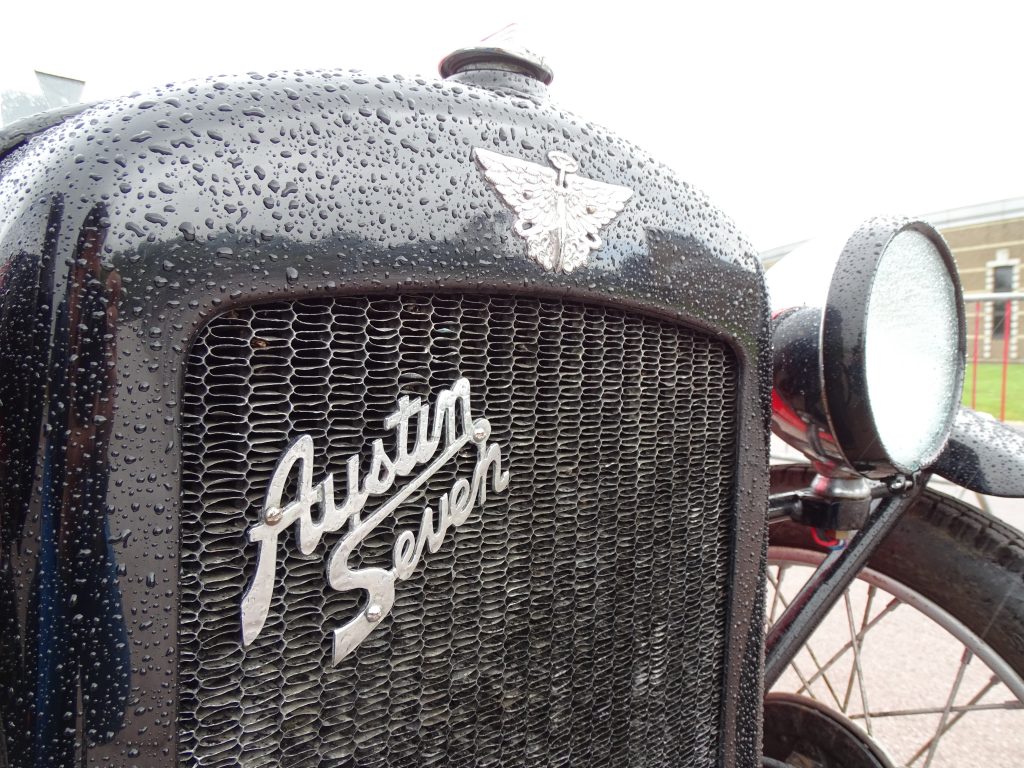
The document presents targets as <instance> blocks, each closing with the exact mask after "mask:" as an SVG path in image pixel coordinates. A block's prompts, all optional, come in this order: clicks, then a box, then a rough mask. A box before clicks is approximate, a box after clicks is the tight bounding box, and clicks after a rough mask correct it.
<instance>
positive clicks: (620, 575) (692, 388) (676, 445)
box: [178, 295, 737, 768]
mask: <svg viewBox="0 0 1024 768" xmlns="http://www.w3.org/2000/svg"><path fill="white" fill-rule="evenodd" d="M460 376H464V377H466V378H468V379H469V380H470V382H471V385H472V389H473V398H474V413H475V415H484V416H486V417H487V418H488V419H490V421H491V424H492V427H493V433H492V436H491V442H494V443H498V444H500V445H501V446H502V450H503V453H504V455H505V461H506V466H507V467H508V469H509V471H510V478H511V482H510V484H509V487H508V489H507V490H506V491H504V492H502V493H498V494H489V496H488V500H487V503H486V505H485V506H484V508H483V509H482V510H481V509H479V508H477V510H476V511H475V512H474V513H473V515H472V516H471V517H470V519H469V520H468V521H467V522H466V523H465V524H464V525H463V526H461V527H460V528H458V529H457V530H456V531H450V532H449V534H448V536H447V537H446V540H445V542H444V544H443V545H442V547H441V549H440V550H439V551H437V552H436V553H433V554H431V553H426V554H425V555H424V558H423V562H421V563H420V565H419V567H418V568H417V570H416V572H415V573H414V575H413V576H412V577H411V578H410V579H409V580H408V581H405V582H400V583H399V584H398V585H397V589H396V602H395V607H394V609H393V610H392V611H391V614H390V615H389V616H388V617H387V618H386V619H385V620H384V621H383V622H382V623H381V626H379V627H378V628H377V630H376V631H375V632H373V633H372V634H371V635H370V636H369V637H368V638H367V639H366V640H365V641H364V642H363V643H362V644H361V645H360V646H359V648H358V649H357V650H356V652H355V653H354V654H353V655H352V656H350V657H348V658H346V659H344V660H343V661H342V662H341V663H340V664H339V665H338V666H331V632H332V630H333V628H334V627H337V626H339V625H340V624H341V623H343V622H344V621H345V620H347V619H349V618H351V617H352V616H354V615H355V614H356V612H357V611H358V610H359V609H360V608H361V607H362V606H361V604H360V603H361V600H362V593H360V592H346V593H338V592H335V591H333V590H331V589H330V588H329V586H328V585H327V582H326V580H325V562H326V556H327V554H328V553H329V551H330V548H331V547H333V545H334V543H335V542H336V540H337V538H338V537H340V536H341V535H342V534H341V533H340V532H339V533H336V534H333V535H331V534H328V535H327V536H325V539H324V541H322V542H321V544H320V546H319V548H318V549H317V551H316V552H314V553H313V554H312V555H310V556H304V555H302V554H301V553H300V552H299V549H298V546H297V543H296V542H295V541H294V539H293V538H292V535H291V533H289V534H287V535H286V536H284V537H282V539H281V542H280V543H279V546H278V569H277V583H276V585H275V590H274V601H273V603H272V606H271V610H270V617H269V619H268V620H267V624H266V626H265V627H264V629H263V631H262V633H261V634H260V636H259V638H258V639H257V640H256V642H255V643H253V644H252V645H251V646H249V647H247V648H243V647H242V643H241V633H240V623H239V606H240V602H241V598H242V594H243V593H244V591H245V589H246V587H247V586H248V584H249V582H250V581H251V579H252V576H253V572H254V568H255V564H256V547H255V545H252V544H249V543H248V542H247V539H246V531H247V529H248V528H249V526H250V525H252V524H253V523H255V522H256V521H257V515H258V512H259V510H260V508H261V506H262V502H263V496H264V494H265V492H266V488H267V484H268V481H269V478H270V476H271V474H272V473H273V470H274V466H275V463H276V462H277V460H278V458H279V457H280V456H281V454H282V452H283V451H284V449H285V448H286V447H287V445H288V444H289V443H290V442H291V441H292V440H293V439H294V438H295V437H297V436H298V435H301V434H309V435H311V436H312V437H313V441H314V445H315V449H316V464H315V469H314V482H318V481H319V480H320V479H322V477H323V475H324V474H325V473H326V472H329V471H330V472H334V473H335V475H336V477H344V471H343V470H344V461H345V459H346V458H347V457H348V456H349V455H351V454H354V453H361V455H362V456H363V457H364V458H363V461H364V471H365V469H366V468H367V465H368V463H369V462H368V458H369V445H370V443H371V441H372V440H373V439H374V438H378V437H380V438H383V439H385V440H390V439H391V433H390V432H389V431H388V430H386V429H385V427H384V418H385V416H387V414H389V413H390V412H391V411H393V410H394V408H395V404H396V402H397V400H398V398H399V397H400V396H401V395H411V396H418V397H421V398H424V399H426V400H429V401H431V402H433V401H434V400H435V399H436V396H437V393H438V392H439V391H440V390H442V389H445V388H449V387H451V385H452V384H453V382H454V381H455V380H456V379H457V378H458V377H460ZM736 387H737V370H736V363H735V359H734V357H733V355H732V353H731V351H730V350H729V349H728V347H726V346H725V345H724V344H722V343H721V342H718V341H717V340H714V339H712V338H710V337H708V336H706V335H705V334H703V333H700V332H696V331H693V330H691V329H689V328H686V327H681V326H678V325H674V324H671V323H667V322H663V321H660V320H655V319H650V318H647V317H643V316H638V315H632V314H625V313H622V312H620V311H617V310H612V309H608V308H602V307H595V306H587V305H581V304H574V303H568V302H560V301H547V300H537V299H531V298H520V297H500V298H498V297H486V296H484V297H480V296H445V295H431V296H421V295H409V296H401V297H398V298H395V297H388V298H374V297H371V298H366V297H356V298H352V297H350V298H338V299H330V300H309V301H294V302H287V303H277V304H264V305H259V306H256V307H252V308H244V309H236V310H232V311H230V312H228V313H226V314H223V315H221V316H219V317H217V318H215V319H214V320H213V321H211V322H210V323H209V324H208V325H207V326H206V328H205V330H204V331H203V332H202V333H201V334H200V336H199V338H198V339H197V340H196V342H195V343H194V345H193V347H192V348H191V350H190V352H189V356H188V364H187V373H186V383H185V392H184V396H183V403H182V408H183V412H182V423H183V438H182V440H183V454H184V463H183V498H182V517H181V541H182V552H181V577H180V593H181V597H180V624H179V654H180V664H179V672H178V674H179V680H178V685H179V709H178V734H179V735H178V754H179V762H180V764H181V765H188V766H193V765H195V766H207V767H212V766H224V767H225V768H227V767H228V766H238V765H241V766H245V767H246V768H254V767H255V766H268V767H269V766H274V767H275V768H276V767H278V766H281V767H283V768H300V767H301V768H304V767H306V766H318V767H324V768H326V766H331V767H332V768H333V767H334V766H360V767H362V766H409V767H410V768H412V767H415V768H420V767H421V766H467V767H469V766H474V767H475V766H549V765H579V766H588V767H589V766H614V767H615V768H622V766H669V765H672V766H680V765H686V766H692V765H712V764H714V763H715V761H716V758H717V750H718V738H719V737H718V731H719V724H720V713H719V710H720V703H721V702H720V694H719V691H720V686H721V680H722V674H723V663H724V650H725V631H726V616H725V604H726V596H727V593H728V584H727V578H728V568H729V558H730V549H729V547H730V532H731V527H732V526H731V521H732V504H733V478H734V474H735V462H736V458H735V456H736V421H737V414H736V402H737V392H736ZM389 447H390V446H389ZM473 463H474V456H473V454H472V453H471V452H466V453H465V455H462V456H460V457H459V458H458V459H457V460H454V461H452V462H451V463H450V464H449V465H447V466H446V467H444V469H443V470H442V471H441V472H439V473H438V474H436V475H434V476H433V478H432V479H431V480H430V481H428V482H427V484H426V485H425V486H424V487H423V488H421V489H420V490H419V491H417V492H415V493H414V494H413V495H412V496H411V497H410V499H409V500H408V501H407V502H406V503H404V504H403V505H402V506H401V507H400V509H399V510H398V512H397V514H396V515H395V517H394V518H393V519H390V520H388V521H387V522H386V523H385V524H383V525H382V526H381V527H380V528H378V529H377V530H376V531H375V532H374V533H373V534H372V535H371V536H370V538H368V539H367V540H366V541H365V543H364V544H363V546H362V547H361V549H360V550H359V551H358V553H357V554H356V555H355V556H354V557H353V559H352V562H353V563H354V564H356V565H361V566H371V565H378V566H381V567H389V566H390V555H391V548H392V546H393V543H394V539H395V536H396V531H397V532H400V531H401V530H404V529H406V528H418V522H419V515H420V514H421V512H422V509H423V507H424V506H425V505H427V504H430V503H435V500H436V499H437V498H438V497H440V496H441V495H442V494H443V493H445V492H446V491H448V490H449V489H450V488H451V487H452V485H453V483H454V482H455V481H456V479H458V478H460V477H469V476H471V474H472V465H473ZM398 487H400V485H399V486H396V490H397V488H398Z"/></svg>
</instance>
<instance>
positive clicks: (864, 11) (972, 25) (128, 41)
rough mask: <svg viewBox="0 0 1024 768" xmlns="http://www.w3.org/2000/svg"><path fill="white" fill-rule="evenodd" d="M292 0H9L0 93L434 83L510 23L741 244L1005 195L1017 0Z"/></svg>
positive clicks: (572, 98)
mask: <svg viewBox="0 0 1024 768" xmlns="http://www.w3.org/2000/svg"><path fill="white" fill-rule="evenodd" d="M8 5H9V6H10V5H11V4H8ZM309 7H312V6H311V5H308V4H305V3H300V2H292V3H273V4H267V5H264V4H257V3H252V2H250V3H246V4H245V5H238V6H234V5H231V4H226V3H213V2H193V1H192V0H184V1H182V2H166V3H165V2H159V0H151V2H148V3H145V4H144V3H143V2H133V3H123V4H121V3H102V2H94V3H84V2H75V3H63V2H53V1H49V2H45V3H44V2H38V1H37V2H35V3H29V4H25V3H19V4H18V7H8V8H6V9H5V10H4V13H3V24H4V35H3V42H2V45H0V89H6V88H20V87H22V83H23V82H25V81H26V80H31V77H32V71H33V70H35V69H38V70H42V71H48V72H53V73H55V74H60V75H66V76H70V77H75V78H78V79H82V80H85V81H86V83H87V85H86V91H85V94H84V98H86V99H89V100H91V99H98V98H104V97H109V96H116V95H119V94H122V93H127V92H130V91H132V90H136V89H144V88H146V87H147V86H150V85H154V84H162V83H168V82H172V81H177V80H182V79H187V78H192V77H200V76H203V75H223V74H231V73H244V72H248V71H261V72H265V71H273V70H282V69H306V68H320V67H330V68H337V67H342V68H349V67H354V68H360V69H364V70H366V71H368V72H371V73H378V74H392V73H404V74H417V73H418V74H424V75H433V74H434V73H435V71H436V63H437V61H438V60H439V59H440V58H441V57H442V56H443V55H444V54H445V53H447V52H449V51H450V50H452V49H453V48H456V47H462V46H465V45H468V44H471V43H472V42H474V41H475V40H478V39H480V38H481V37H483V36H485V35H487V34H489V33H491V32H493V31H495V30H497V29H499V28H501V27H503V26H505V25H506V24H508V23H509V22H517V23H518V24H519V26H520V29H521V31H522V32H523V34H524V37H525V38H526V40H527V41H528V42H529V43H530V47H532V48H534V49H536V50H537V52H538V53H541V54H543V55H544V56H545V57H546V58H547V60H548V61H549V62H550V64H551V65H552V67H553V69H554V71H555V82H554V84H553V85H552V95H553V96H554V97H555V98H556V99H558V100H559V101H560V102H561V103H562V104H564V105H565V106H567V107H568V108H570V109H572V110H573V111H575V112H578V113H580V114H582V115H585V116H586V117H588V118H590V119H592V120H594V121H595V122H598V123H601V124H604V125H606V126H608V127H610V128H613V129H614V130H616V131H617V132H619V133H621V134H622V135H624V136H625V137H626V138H629V139H631V140H632V141H634V142H636V143H638V144H640V145H641V146H643V147H644V148H645V149H647V150H649V151H650V152H652V153H653V154H655V155H656V156H657V157H658V158H660V159H661V160H663V161H664V162H665V163H667V164H668V165H669V166H671V167H672V168H674V169H675V170H676V171H677V172H678V173H679V174H680V175H681V176H682V177H683V178H685V179H686V180H688V181H690V182H691V183H693V184H695V185H696V186H698V187H701V188H703V189H704V190H705V191H706V192H707V193H708V194H709V195H710V196H711V198H712V200H713V201H714V202H715V203H717V204H718V205H719V206H720V207H721V208H723V209H724V210H725V211H726V212H727V213H728V214H729V215H731V216H732V217H733V218H734V219H735V220H736V221H737V222H738V223H739V225H740V227H741V229H743V230H744V231H745V232H746V233H747V234H748V236H749V237H750V238H751V239H752V240H753V242H754V244H755V246H757V247H758V248H759V249H767V248H771V247H773V246H776V245H781V244H784V243H788V242H792V241H794V240H799V239H803V238H806V237H808V236H811V235H814V234H815V233H817V232H819V231H822V230H824V229H827V228H829V227H830V226H832V225H833V224H834V223H836V222H839V221H850V220H855V219H857V218H859V217H863V216H867V215H871V214H873V213H907V214H922V213H928V212H933V211H939V210H942V209H945V208H953V207H958V206H962V205H969V204H974V203H983V202H989V201H994V200H1001V199H1005V198H1012V197H1020V196H1024V151H1022V146H1021V145H1022V132H1024V83H1022V80H1024V77H1022V73H1024V3H1019V2H1011V1H1010V0H1002V2H987V1H986V2H977V1H975V2H972V3H970V4H968V3H966V2H964V3H957V4H952V3H948V4H947V3H941V2H935V1H934V0H933V2H899V0H888V2H875V1H874V0H869V1H865V0H861V1H860V2H856V3H849V4H843V5H838V4H831V3H822V2H770V3H769V2H760V3H758V2H718V3H713V4H711V3H708V4H698V3H671V2H666V3H659V4H654V3H646V2H638V1H637V0H625V1H623V2H619V3H611V4H607V5H599V4H597V3H594V2H589V3H585V4H580V5H579V6H576V5H573V4H558V3H555V2H553V0H547V1H546V2H532V0H531V1H530V2H510V1H508V0H506V1H505V2H498V3H485V2H482V0H481V1H480V2H475V3H474V2H453V3H447V4H445V3H436V2H434V3H432V2H420V3H415V4H413V3H394V2H384V1H380V2H373V3H365V2H364V3H359V4H357V5H356V4H351V3H346V2H344V1H343V0H342V1H341V2H336V3H334V4H332V5H330V6H327V5H324V6H316V7H318V8H319V7H323V8H326V9H327V10H322V11H318V12H315V13H314V12H311V11H310V10H308V8H309ZM304 9H305V10H304Z"/></svg>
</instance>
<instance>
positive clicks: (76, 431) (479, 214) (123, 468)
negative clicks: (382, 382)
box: [0, 72, 770, 766]
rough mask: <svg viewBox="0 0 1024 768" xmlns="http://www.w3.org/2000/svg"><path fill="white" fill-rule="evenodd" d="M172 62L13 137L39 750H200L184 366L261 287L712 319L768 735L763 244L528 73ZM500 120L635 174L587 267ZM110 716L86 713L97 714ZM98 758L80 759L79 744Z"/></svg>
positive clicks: (6, 257)
mask: <svg viewBox="0 0 1024 768" xmlns="http://www.w3.org/2000/svg"><path fill="white" fill-rule="evenodd" d="M457 79H458V81H453V80H449V81H446V82H433V81H427V80H414V79H404V78H399V77H392V78H383V77H380V78H378V77H369V76H361V75H357V74H352V73H342V72H319V73H292V74H287V75H276V76H266V77H263V76H258V75H251V76H248V77H241V78H239V79H234V80H224V81H208V82H204V83H201V84H195V85H185V86H181V87H167V88H161V89H157V90H155V91H152V92H150V93H147V94H143V95H135V96H132V97H128V98H124V99H121V100H118V101H116V102H111V103H107V104H102V105H98V106H96V107H93V108H91V109H88V110H86V111H84V112H82V113H81V114H78V115H73V116H70V117H68V118H67V119H66V120H65V121H64V122H62V123H60V124H58V125H56V126H54V127H52V128H51V129H49V130H48V131H46V132H44V133H42V134H40V135H38V136H36V137H34V138H31V139H30V140H28V141H25V142H23V143H22V144H21V145H19V146H17V147H16V148H14V149H13V150H12V151H10V153H9V154H8V156H7V157H6V159H4V160H3V162H2V164H0V201H2V207H0V275H2V276H0V280H2V281H3V286H4V287H3V292H2V294H0V318H2V325H0V350H2V354H3V356H4V373H3V382H2V389H0V391H2V392H3V402H2V410H0V451H2V456H3V459H4V461H3V462H2V467H3V468H2V469H0V488H2V502H0V504H2V507H0V511H2V518H3V527H2V531H3V537H4V538H3V541H2V552H3V555H2V579H3V581H2V585H3V589H2V590H0V591H2V594H0V611H2V616H0V620H2V621H3V622H4V627H3V635H2V640H0V642H2V654H0V674H2V675H3V681H2V683H3V700H2V706H3V710H4V730H5V737H6V740H7V750H8V755H9V757H10V759H11V764H12V765H14V766H25V765H71V764H72V762H73V761H74V760H76V755H78V756H79V757H81V753H82V752H83V751H84V760H83V761H82V764H85V765H146V766H170V765H174V764H175V761H176V756H175V755H174V746H173V745H174V743H175V739H174V729H175V668H176V664H175V658H176V628H177V625H176V610H177V597H176V596H177V577H178V565H177V559H176V558H177V551H178V527H177V515H178V503H179V496H180V493H179V483H180V477H179V465H180V445H179V439H178V438H179V431H178V429H179V424H178V419H179V402H178V400H179V393H180V390H181V377H182V367H183V361H184V356H185V353H186V350H187V348H188V345H189V340H190V338H191V337H192V336H193V335H194V334H195V333H196V332H197V330H198V329H199V328H200V327H201V326H202V325H203V324H204V323H205V322H206V321H207V320H208V319H209V318H210V317H211V316H213V315H214V314H216V313H219V312H222V311H225V310H227V309H228V308H229V307H231V306H234V305H239V304H245V303H252V302H258V301H263V300H267V299H271V298H272V299H282V298H289V297H299V296H309V295H317V296H328V295H338V294H346V293H362V294H365V293H367V292H382V293H395V292H400V291H401V292H408V291H416V290H425V291H432V292H437V291H445V290H451V291H460V292H465V291H474V292H481V293H487V292H498V293H506V292H510V293H524V294H531V295H536V296H571V297H573V298H575V299H579V300H584V301H591V302H597V303H607V304H614V305H617V306H620V307H625V308H630V309H633V310H640V311H643V312H647V313H650V314H655V315H659V316H663V317H668V318H675V319H679V320H683V321H685V322H687V323H690V324H693V325H696V326H701V327H704V328H709V329H712V330H713V331H715V332H716V333H717V334H719V335H720V336H721V337H723V338H726V339H728V340H729V341H730V342H731V343H732V344H733V346H734V348H735V349H736V351H737V354H738V356H739V359H740V360H741V363H742V365H743V378H742V387H743V389H742V392H743V394H742V401H743V413H744V416H743V424H742V431H741V449H740V456H739V461H740V482H739V483H738V486H737V490H736V493H737V509H738V512H739V516H738V524H737V527H736V558H735V562H734V591H733V601H732V605H731V617H732V618H731V626H732V628H733V636H732V641H731V642H732V646H731V651H730V657H729V659H730V661H729V666H728V671H727V679H726V685H727V695H726V697H725V701H726V705H725V708H726V712H725V718H724V721H725V723H726V733H725V740H724V747H723V754H722V757H723V763H724V764H725V765H748V766H750V765H755V764H756V761H757V752H758V744H759V726H758V722H759V708H760V699H761V687H760V686H761V683H760V674H761V672H760V654H761V644H762V633H761V606H760V594H761V589H762V586H763V584H762V568H763V555H762V544H763V539H764V531H763V525H764V522H763V521H764V510H765V505H766V498H767V472H766V455H767V447H766V441H767V437H766V434H767V410H768V406H767V403H768V399H767V393H768V386H769V381H768V378H767V375H768V374H767V372H768V370H769V365H770V360H769V358H768V356H767V346H768V345H767V338H768V335H767V304H766V297H765V292H764V288H763V282H762V277H761V273H760V267H759V265H758V263H757V260H756V258H755V255H754V253H753V251H752V249H751V248H750V246H749V245H748V243H747V242H746V241H745V240H744V239H743V238H742V237H741V236H740V235H739V234H737V232H736V231H735V229H734V227H733V226H732V224H731V223H730V222H729V221H728V220H727V219H726V218H725V217H723V216H722V215H721V214H720V213H719V212H718V211H716V210H715V209H714V208H713V207H712V206H710V205H709V204H708V202H707V201H706V199H705V198H704V197H703V196H702V195H701V194H700V193H698V192H697V191H695V190H693V189H692V188H690V187H689V186H688V185H686V184H685V183H682V182H680V181H679V180H677V179H676V177H675V176H674V175H673V174H672V173H671V172H669V171H668V170H667V169H665V168H664V167H663V166H661V165H659V164H658V163H656V162H655V161H653V160H652V159H650V158H649V157H648V156H647V155H645V154H644V153H643V152H641V151H639V150H638V149H636V148H635V147H633V146H631V145H629V144H627V143H626V142H624V141H622V140H621V139H619V138H617V137H615V136H613V135H611V134H609V133H608V132H606V131H604V130H603V129H600V128H598V127H596V126H593V125H590V124H588V123H586V122H585V121H582V120H580V119H579V118H577V117H575V116H573V115H570V114H567V113H565V112H563V111H562V110H560V109H559V108H558V107H557V106H556V105H554V104H552V103H550V102H548V101H547V100H546V95H545V93H544V89H543V87H542V86H540V85H539V84H538V83H536V82H535V81H533V80H529V79H528V78H524V77H521V76H517V75H513V74H501V75H494V74H490V73H482V72H480V73H465V74H462V75H459V76H458V78H457ZM474 146H479V147H485V148H489V149H493V150H495V151H497V152H501V153H503V154H508V155H513V156H516V157H521V158H524V159H527V160H532V161H534V162H541V163H543V162H545V156H546V153H547V152H548V151H550V150H554V149H558V150H561V151H564V152H568V153H570V154H572V155H573V156H574V157H576V158H577V159H578V160H579V161H580V163H581V171H580V172H581V174H583V175H585V176H588V177H591V178H597V179H601V180H604V181H608V182H612V183H616V184H624V185H627V186H629V187H631V188H633V189H634V190H635V194H634V195H633V197H632V198H631V199H630V201H629V202H628V203H627V205H626V207H625V209H624V210H623V212H622V213H621V215H620V216H619V217H618V218H616V219H615V220H614V221H613V222H612V223H611V224H610V225H608V226H607V227H606V228H605V229H604V230H603V231H602V236H603V238H604V240H605V244H604V246H603V247H602V248H601V249H600V250H599V251H597V252H595V253H594V254H593V256H592V257H591V262H590V264H589V266H587V267H585V268H582V269H580V270H578V271H577V272H575V273H573V274H572V275H568V276H567V275H556V274H551V273H546V272H544V271H543V270H542V269H541V268H540V267H538V266H537V265H535V264H534V263H532V262H530V261H529V260H528V259H527V258H526V255H525V253H526V249H525V242H524V241H523V240H522V239H521V238H519V237H518V236H516V235H515V234H514V232H513V231H512V223H513V218H512V215H511V213H510V211H509V210H508V208H507V207H506V206H505V205H504V203H502V201H501V200H500V199H499V198H498V196H497V195H496V194H495V192H494V190H493V189H492V188H491V187H490V186H488V184H487V183H486V181H485V180H484V178H483V175H482V174H481V173H480V172H479V170H478V168H477V167H476V166H475V164H474V163H473V162H472V161H471V158H470V152H471V150H472V148H473V147H474ZM83 734H85V735H84V736H83ZM75 764H76V765H77V764H79V763H78V762H75Z"/></svg>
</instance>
